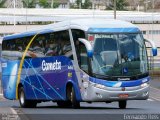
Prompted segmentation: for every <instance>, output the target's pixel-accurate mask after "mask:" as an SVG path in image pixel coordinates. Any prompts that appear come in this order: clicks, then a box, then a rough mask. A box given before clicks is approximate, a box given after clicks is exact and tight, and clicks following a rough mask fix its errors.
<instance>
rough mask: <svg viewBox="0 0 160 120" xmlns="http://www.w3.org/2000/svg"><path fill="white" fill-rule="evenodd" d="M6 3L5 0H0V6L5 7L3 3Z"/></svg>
mask: <svg viewBox="0 0 160 120" xmlns="http://www.w3.org/2000/svg"><path fill="white" fill-rule="evenodd" d="M5 3H6V0H0V8H5V6H4V4H5Z"/></svg>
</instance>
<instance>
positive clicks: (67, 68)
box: [2, 19, 157, 109]
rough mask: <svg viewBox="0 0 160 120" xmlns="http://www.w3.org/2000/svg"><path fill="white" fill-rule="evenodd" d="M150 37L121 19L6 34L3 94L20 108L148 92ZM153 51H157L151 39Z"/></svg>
mask: <svg viewBox="0 0 160 120" xmlns="http://www.w3.org/2000/svg"><path fill="white" fill-rule="evenodd" d="M145 42H146V40H145V39H144V38H143V36H142V33H141V31H140V30H139V29H138V28H137V26H135V25H133V24H131V23H128V22H124V21H119V20H107V19H75V20H71V21H64V22H59V23H55V24H51V25H47V26H45V27H43V28H41V29H37V30H33V31H28V32H24V33H19V34H13V35H10V36H6V37H4V39H3V42H2V84H3V94H4V97H5V98H7V99H10V100H15V99H16V100H17V99H19V102H20V106H21V107H36V105H37V103H40V102H43V101H53V102H57V104H58V106H60V107H73V108H78V107H80V102H90V103H91V102H106V103H110V102H119V108H123V109H124V108H126V105H127V100H146V99H148V97H149V81H150V77H149V71H148V58H147V51H146V46H145ZM147 42H149V43H150V44H151V45H152V47H153V49H152V50H153V56H156V55H157V51H156V47H155V45H154V43H153V42H152V41H147Z"/></svg>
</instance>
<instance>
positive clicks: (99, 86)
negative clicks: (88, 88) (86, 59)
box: [94, 84, 105, 89]
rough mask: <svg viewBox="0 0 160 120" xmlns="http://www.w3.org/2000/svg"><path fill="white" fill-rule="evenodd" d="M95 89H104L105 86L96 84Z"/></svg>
mask: <svg viewBox="0 0 160 120" xmlns="http://www.w3.org/2000/svg"><path fill="white" fill-rule="evenodd" d="M94 87H96V88H99V89H104V88H105V86H104V85H101V84H95V85H94Z"/></svg>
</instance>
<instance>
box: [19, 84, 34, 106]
mask: <svg viewBox="0 0 160 120" xmlns="http://www.w3.org/2000/svg"><path fill="white" fill-rule="evenodd" d="M18 97H19V103H20V106H21V107H22V108H34V107H36V105H37V102H36V101H33V100H26V96H25V92H24V88H23V87H20V88H19V90H18Z"/></svg>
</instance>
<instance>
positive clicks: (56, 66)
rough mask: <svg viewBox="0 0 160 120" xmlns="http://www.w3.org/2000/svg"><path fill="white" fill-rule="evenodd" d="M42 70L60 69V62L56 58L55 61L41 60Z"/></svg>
mask: <svg viewBox="0 0 160 120" xmlns="http://www.w3.org/2000/svg"><path fill="white" fill-rule="evenodd" d="M42 70H43V71H49V70H61V62H58V61H57V60H56V61H55V62H49V63H47V62H46V61H45V60H43V61H42Z"/></svg>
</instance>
